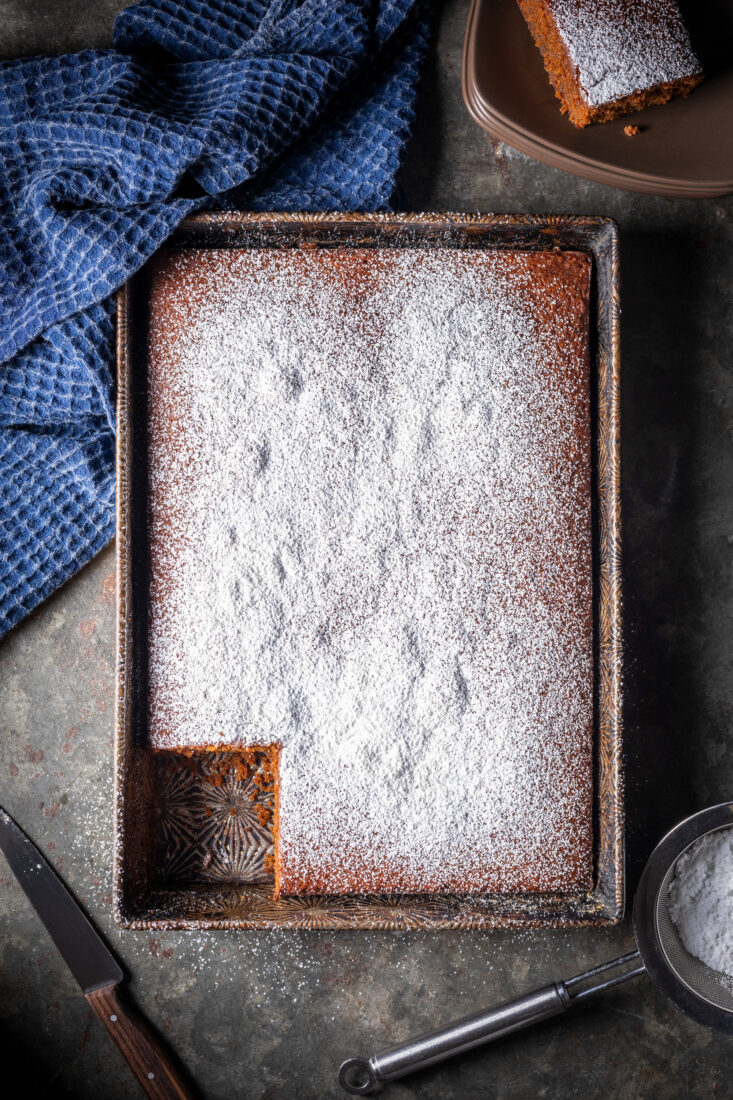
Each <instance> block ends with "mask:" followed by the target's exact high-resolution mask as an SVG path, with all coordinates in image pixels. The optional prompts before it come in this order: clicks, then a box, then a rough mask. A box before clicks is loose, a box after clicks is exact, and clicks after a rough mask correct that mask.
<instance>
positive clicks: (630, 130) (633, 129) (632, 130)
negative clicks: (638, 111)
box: [624, 126, 641, 137]
mask: <svg viewBox="0 0 733 1100" xmlns="http://www.w3.org/2000/svg"><path fill="white" fill-rule="evenodd" d="M624 133H625V134H626V136H627V137H636V135H637V134H640V133H641V126H624Z"/></svg>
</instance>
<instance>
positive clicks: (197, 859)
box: [153, 750, 274, 886]
mask: <svg viewBox="0 0 733 1100" xmlns="http://www.w3.org/2000/svg"><path fill="white" fill-rule="evenodd" d="M154 759H155V769H154V787H155V794H154V803H153V810H154V821H155V847H156V854H157V858H156V861H155V862H156V866H157V867H158V868H159V871H160V879H161V885H165V886H171V885H182V884H189V885H191V884H194V883H197V884H209V883H219V884H225V883H226V884H228V885H241V884H245V883H246V884H248V885H255V884H260V883H273V882H274V875H273V835H272V820H273V809H274V805H273V804H274V785H273V776H272V773H271V770H270V768H269V766H268V765H269V761H268V759H267V757H266V754H264V753H261V752H259V751H258V750H252V751H249V752H247V751H243V752H226V753H224V752H200V753H189V754H183V753H178V752H160V753H156V754H155V757H154Z"/></svg>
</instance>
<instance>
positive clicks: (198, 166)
mask: <svg viewBox="0 0 733 1100" xmlns="http://www.w3.org/2000/svg"><path fill="white" fill-rule="evenodd" d="M428 6H429V3H426V2H424V0H145V2H143V3H140V4H136V5H134V6H133V7H130V8H127V9H126V10H125V11H123V12H122V13H121V14H120V15H119V16H118V18H117V21H116V23H115V29H114V48H113V49H112V50H89V51H85V52H83V53H79V54H70V55H66V56H63V57H41V58H32V59H30V60H23V61H11V62H6V63H3V64H0V635H2V634H3V633H5V632H6V631H7V630H8V629H9V628H10V627H11V626H13V625H14V624H15V623H17V622H18V621H19V620H20V619H21V618H22V617H23V616H24V615H25V614H27V613H28V612H29V611H30V610H32V608H34V607H35V606H36V605H37V604H38V603H39V602H40V601H41V600H42V599H44V598H45V597H46V596H48V595H49V594H50V593H51V592H52V591H53V590H54V589H55V588H57V587H58V586H59V585H60V584H62V583H63V582H64V581H65V580H67V578H68V577H70V576H71V575H72V574H73V573H75V572H76V570H78V569H80V568H81V566H82V565H84V564H85V563H86V562H87V561H89V560H90V558H91V557H92V556H93V555H94V554H95V553H97V551H98V550H100V549H101V547H102V546H104V545H105V544H106V543H107V542H108V541H109V539H110V538H112V536H113V534H114V470H113V463H114V428H115V425H114V406H113V370H112V363H113V338H114V321H113V313H112V300H111V299H110V294H111V293H112V292H113V291H114V290H116V289H117V288H118V287H119V286H120V285H121V284H122V283H123V282H124V281H125V280H126V279H127V278H128V276H129V275H131V274H132V273H133V272H134V271H136V270H137V269H138V268H139V267H141V266H142V264H143V263H144V262H145V261H146V260H147V259H148V257H149V256H150V255H151V254H152V253H153V252H154V251H155V249H156V248H157V247H158V246H159V245H160V244H161V243H162V242H163V241H164V240H165V238H166V237H167V236H168V235H169V234H170V233H171V232H172V231H173V229H174V228H175V227H176V225H177V224H178V223H179V222H180V220H181V219H182V218H183V217H184V216H185V215H186V214H189V213H191V212H193V211H195V210H197V209H201V208H204V207H209V208H210V207H212V206H215V205H217V204H218V205H225V206H239V207H242V208H247V209H254V210H267V209H270V210H350V209H353V210H380V209H385V208H387V207H388V206H389V204H390V201H391V198H392V195H393V192H394V188H395V176H396V172H397V168H398V166H399V161H400V155H401V153H402V150H403V148H404V145H405V142H406V140H407V137H408V135H409V130H410V125H411V122H412V116H413V104H414V98H415V85H416V81H417V76H418V67H419V63H420V60H421V58H422V55H423V53H424V49H425V45H426V33H427V24H426V19H427V18H428V10H427V9H428Z"/></svg>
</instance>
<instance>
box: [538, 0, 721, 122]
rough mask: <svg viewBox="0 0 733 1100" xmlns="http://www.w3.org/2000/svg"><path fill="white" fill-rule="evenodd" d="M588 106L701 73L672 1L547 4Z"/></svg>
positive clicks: (558, 0)
mask: <svg viewBox="0 0 733 1100" xmlns="http://www.w3.org/2000/svg"><path fill="white" fill-rule="evenodd" d="M550 10H551V11H552V14H553V16H554V17H555V22H556V23H557V27H558V30H559V31H560V35H561V37H562V39H563V42H564V43H565V46H566V48H567V51H568V53H569V55H570V58H571V60H572V62H573V64H574V65H575V67H576V71H577V75H578V79H579V81H580V84H581V87H582V88H583V91H584V93H585V96H586V99H587V101H588V105H589V106H590V107H599V106H601V105H602V104H604V103H611V102H613V101H614V100H616V99H621V98H623V97H624V96H628V95H632V94H633V93H634V92H638V91H645V90H646V89H648V88H652V87H654V85H655V84H661V83H663V82H666V81H671V80H680V79H682V78H683V77H689V76H694V75H696V74H697V73H699V72H701V71H702V66H701V64H700V61H699V59H698V58H697V56H696V55H695V52H694V50H693V49H692V45H691V43H690V36H689V34H688V33H687V28H686V27H685V24H684V22H683V20H682V16H681V14H680V11H679V8H678V7H677V4H676V3H675V2H674V0H600V2H591V0H588V2H579V0H550Z"/></svg>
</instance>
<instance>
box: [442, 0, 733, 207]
mask: <svg viewBox="0 0 733 1100" xmlns="http://www.w3.org/2000/svg"><path fill="white" fill-rule="evenodd" d="M685 18H686V21H687V24H688V26H689V28H690V32H691V34H692V38H693V43H694V45H695V48H696V50H697V51H698V53H699V55H700V57H701V58H702V62H703V66H704V68H705V73H706V77H705V80H704V81H703V83H702V84H701V85H700V86H699V88H697V89H695V91H694V92H692V94H691V95H690V96H689V97H688V98H687V99H683V98H679V99H675V100H672V101H671V102H670V103H667V104H664V106H661V107H649V108H647V110H645V111H638V112H637V113H636V114H633V115H625V116H624V117H623V118H621V119H616V120H614V121H613V122H607V123H601V124H598V125H595V126H587V127H586V128H585V129H583V130H578V129H576V128H575V127H574V126H573V125H571V123H570V122H569V121H568V120H567V118H566V116H565V115H563V114H561V113H560V105H559V101H558V99H557V98H556V96H555V93H554V91H553V89H552V86H551V85H550V82H549V80H548V77H547V74H546V72H545V69H544V66H543V64H542V57H541V55H540V52H539V50H538V49H537V47H536V46H535V44H534V42H533V40H532V36H531V34H530V32H529V29H528V27H527V24H526V23H525V21H524V18H523V17H522V13H521V12H520V10H519V6H518V4H517V3H516V0H473V3H472V4H471V10H470V13H469V16H468V24H467V27H466V38H465V43H464V49H463V98H464V100H465V102H466V106H467V107H468V110H469V113H470V114H471V116H472V117H473V118H474V119H475V121H476V122H478V124H479V126H482V127H483V128H484V129H485V130H486V131H487V132H488V133H489V134H491V136H492V137H495V138H498V139H499V140H500V141H504V142H506V143H507V144H508V145H512V146H513V147H514V148H515V149H519V150H520V152H522V153H527V154H528V155H529V156H531V157H534V158H535V159H536V160H541V161H543V162H544V163H545V164H550V165H552V167H554V168H563V169H564V170H565V171H566V172H572V173H573V174H574V175H576V176H582V177H584V178H585V179H590V180H595V181H596V182H597V183H606V184H610V185H612V186H614V187H624V188H626V189H627V190H629V191H645V192H648V193H650V194H655V195H673V196H678V197H685V196H686V197H691V198H695V197H698V198H702V197H709V196H713V195H727V194H729V193H731V192H733V51H731V48H730V42H731V40H732V38H733V0H717V2H716V0H698V2H697V3H696V4H694V5H692V4H691V5H689V10H686V11H685ZM629 123H630V124H633V125H635V126H639V127H641V129H642V132H641V133H640V134H637V135H636V136H635V137H631V138H629V137H627V136H626V135H625V134H624V132H623V131H624V126H626V125H628V124H629Z"/></svg>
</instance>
